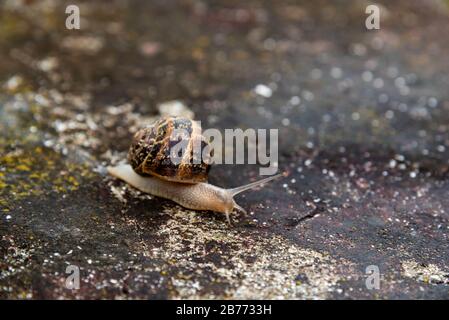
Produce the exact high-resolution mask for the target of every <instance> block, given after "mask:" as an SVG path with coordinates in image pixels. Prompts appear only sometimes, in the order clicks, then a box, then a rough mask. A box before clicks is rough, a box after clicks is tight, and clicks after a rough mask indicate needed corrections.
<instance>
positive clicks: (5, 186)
mask: <svg viewBox="0 0 449 320" xmlns="http://www.w3.org/2000/svg"><path fill="white" fill-rule="evenodd" d="M0 167H1V170H2V171H1V172H0V204H1V205H2V207H8V205H9V204H10V203H11V201H14V200H18V199H22V198H26V197H29V196H37V195H42V194H45V193H49V192H57V193H67V192H70V191H73V190H77V189H78V188H79V186H80V185H81V183H82V181H83V180H86V178H90V177H92V176H93V175H94V174H93V173H92V172H91V168H90V167H88V166H87V165H80V164H75V163H71V162H63V161H62V159H61V156H60V155H59V154H58V153H56V152H54V151H53V150H50V149H46V148H43V147H34V148H31V149H30V150H24V151H20V152H10V153H7V154H5V155H4V156H2V157H0Z"/></svg>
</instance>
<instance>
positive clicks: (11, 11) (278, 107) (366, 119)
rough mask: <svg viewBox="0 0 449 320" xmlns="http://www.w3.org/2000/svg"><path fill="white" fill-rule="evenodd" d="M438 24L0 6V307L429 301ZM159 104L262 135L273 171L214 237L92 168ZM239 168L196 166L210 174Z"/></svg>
mask: <svg viewBox="0 0 449 320" xmlns="http://www.w3.org/2000/svg"><path fill="white" fill-rule="evenodd" d="M69 4H75V5H77V6H78V7H79V9H80V17H81V19H80V30H68V29H67V28H66V27H65V21H66V18H67V17H68V14H66V13H65V10H66V7H67V5H69ZM370 4H376V5H377V6H378V7H379V8H380V29H379V30H367V28H366V27H365V20H366V19H367V17H368V14H366V13H365V10H366V7H367V6H368V5H370ZM448 15H449V2H448V1H442V0H441V1H437V0H429V1H424V0H422V1H394V2H392V1H377V2H376V3H372V2H370V1H363V0H358V1H325V0H320V1H189V0H181V1H158V0H156V1H51V0H45V1H33V0H24V1H0V130H1V135H0V210H1V219H0V220H1V222H0V236H1V237H2V238H1V241H2V242H1V245H0V248H1V250H2V251H1V253H2V255H3V256H4V259H3V260H2V261H0V270H1V272H2V273H1V276H0V297H2V298H5V297H6V298H60V297H63V298H73V297H77V298H96V297H102V298H103V297H107V298H117V297H120V298H196V297H200V298H214V297H221V298H223V297H227V298H348V297H349V298H379V297H380V298H448V291H447V285H448V277H449V273H448V272H449V266H448V262H449V261H448V259H449V250H448V241H447V240H448V234H449V232H448V220H449V211H448V209H447V208H448V207H449V200H448V197H447V194H448V191H449V184H448V182H447V174H448V170H449V162H448V154H449V91H448V87H449V76H448V75H449V58H448V57H449V42H448V41H447V35H446V34H445V31H446V30H448V25H449V16H448ZM173 101H175V102H173ZM174 109H175V110H176V112H181V113H183V114H185V113H187V114H189V115H191V114H194V117H195V119H197V120H201V121H202V125H203V127H204V128H218V129H220V130H224V129H225V128H242V129H247V128H255V129H257V128H265V129H269V128H277V129H279V137H280V138H279V168H280V169H282V170H285V171H287V172H289V174H290V175H289V177H288V178H286V179H285V180H283V181H279V182H277V183H276V184H273V185H271V186H267V187H266V188H264V189H262V190H260V191H257V192H251V193H248V194H247V195H244V196H243V197H242V198H241V199H240V200H239V201H240V203H241V205H242V206H243V207H245V208H247V209H248V211H250V212H252V216H251V217H250V218H249V219H246V220H245V219H242V218H239V220H236V226H235V227H234V228H233V229H232V231H229V229H228V226H226V225H225V223H224V219H223V217H220V216H219V215H214V214H211V213H195V212H186V211H185V210H183V209H181V208H180V207H177V206H175V205H173V204H172V203H171V202H169V201H165V200H161V199H157V198H154V197H150V196H146V195H143V194H140V193H138V192H137V191H135V190H132V189H131V188H127V187H126V186H125V185H124V184H123V183H120V182H118V181H115V180H113V179H110V178H108V177H106V176H105V174H104V166H106V165H108V164H110V163H111V162H112V163H115V162H117V161H119V160H120V159H124V157H125V156H126V151H127V149H128V147H129V143H130V137H131V136H132V134H133V133H134V132H135V131H136V130H137V129H139V128H140V127H142V126H144V125H146V124H148V123H150V122H151V121H153V120H154V119H155V118H156V117H157V116H159V115H160V114H164V112H167V110H168V112H170V110H171V111H173V110H174ZM257 176H258V170H257V166H247V165H238V166H215V167H214V168H213V169H212V171H211V175H210V182H211V183H214V184H218V185H221V186H235V185H238V184H242V183H246V182H248V181H250V180H253V179H255V178H256V177H257ZM200 231H201V232H200ZM261 237H262V239H263V240H262V239H261ZM78 247H79V248H81V249H78ZM248 248H250V249H251V251H248ZM159 250H162V251H163V252H161V251H159ZM245 250H246V251H245ZM69 252H70V253H69ZM254 252H256V253H257V254H254ZM292 252H293V253H292ZM273 261H277V264H276V263H274V262H273ZM73 263H75V264H76V265H79V266H80V267H81V270H82V274H84V278H83V279H84V280H83V284H82V288H81V290H78V291H70V290H67V289H65V288H64V287H63V283H64V280H63V278H62V276H63V275H64V268H65V266H66V265H68V264H73ZM368 265H378V266H379V268H380V270H381V271H382V272H383V274H384V275H385V282H383V286H382V287H381V289H379V290H377V291H376V290H374V291H372V290H371V291H370V290H367V289H366V288H365V284H364V280H363V276H364V270H365V268H366V266H368ZM112 280H113V281H112ZM256 288H259V289H257V290H256ZM100 289H101V290H100Z"/></svg>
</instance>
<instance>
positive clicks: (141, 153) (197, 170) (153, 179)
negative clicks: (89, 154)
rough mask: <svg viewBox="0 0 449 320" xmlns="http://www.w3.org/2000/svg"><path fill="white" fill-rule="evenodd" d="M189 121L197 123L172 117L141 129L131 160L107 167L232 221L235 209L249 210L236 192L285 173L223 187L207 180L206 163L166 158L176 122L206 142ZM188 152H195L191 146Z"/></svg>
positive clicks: (138, 184)
mask: <svg viewBox="0 0 449 320" xmlns="http://www.w3.org/2000/svg"><path fill="white" fill-rule="evenodd" d="M189 121H190V122H191V123H194V122H193V121H191V120H189V119H184V118H173V117H170V118H166V119H162V120H160V121H158V122H156V123H155V124H154V125H153V126H150V127H147V128H144V129H141V130H139V131H138V132H137V133H136V134H135V135H134V140H133V143H132V144H131V147H130V150H129V153H128V161H129V163H130V164H121V165H117V166H114V167H108V168H107V169H108V172H109V174H111V175H112V176H114V177H116V178H119V179H121V180H123V181H125V182H127V183H128V184H129V185H131V186H133V187H134V188H136V189H139V190H140V191H142V192H145V193H148V194H151V195H154V196H157V197H161V198H165V199H169V200H172V201H174V202H176V203H178V204H179V205H181V206H183V207H185V208H188V209H192V210H208V211H215V212H220V213H224V214H225V215H226V218H227V220H228V222H229V223H230V218H229V214H230V213H232V211H233V210H234V209H237V210H240V211H242V212H244V213H246V211H245V210H244V209H243V208H242V207H240V206H239V205H238V204H237V203H236V202H235V200H234V196H235V195H237V194H239V193H241V192H243V191H246V190H248V189H252V188H254V187H257V186H260V185H262V184H264V183H266V182H268V181H270V180H273V179H276V178H278V177H280V176H282V174H278V175H274V176H270V177H267V178H265V179H262V180H259V181H256V182H253V183H250V184H247V185H244V186H241V187H237V188H232V189H224V188H220V187H217V186H214V185H212V184H209V183H207V182H205V181H207V174H208V171H209V169H210V167H209V165H208V164H207V163H204V162H202V163H200V164H191V163H189V161H187V159H184V157H183V161H181V163H180V164H178V165H174V164H173V163H171V162H170V159H169V158H167V157H168V156H167V154H169V152H170V151H169V144H170V140H169V139H170V136H169V135H168V134H169V133H171V132H172V130H173V129H174V128H176V126H180V125H181V126H183V127H187V128H191V129H192V130H191V131H190V132H191V133H192V137H190V138H189V139H199V140H198V141H201V142H204V140H203V137H202V136H201V137H198V136H195V135H196V134H198V133H197V132H196V128H195V127H194V125H192V124H189V123H188V122H189ZM167 135H168V138H167ZM206 143H207V142H206ZM186 154H187V155H192V153H191V152H190V151H189V149H187V152H186ZM169 162H170V163H169Z"/></svg>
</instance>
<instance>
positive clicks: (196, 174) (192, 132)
mask: <svg viewBox="0 0 449 320" xmlns="http://www.w3.org/2000/svg"><path fill="white" fill-rule="evenodd" d="M175 129H183V130H185V131H184V132H185V133H188V134H183V135H181V136H178V137H177V140H174V141H173V140H171V139H173V137H172V133H173V131H174V130H175ZM182 139H185V140H186V141H185V143H186V149H185V152H184V154H183V155H182V159H181V161H180V162H179V163H174V162H173V161H172V159H171V157H170V150H171V148H172V147H173V146H175V145H176V144H177V143H179V142H180V141H181V140H182ZM194 143H199V144H198V145H201V152H194V147H193V146H194ZM207 144H208V142H207V141H206V140H205V138H204V137H203V136H202V135H201V128H200V126H199V125H198V123H197V122H195V121H193V120H191V119H187V118H181V117H166V118H162V119H160V120H158V121H156V122H155V123H154V124H153V125H150V126H148V127H146V128H143V129H140V130H139V131H137V132H136V134H135V135H134V138H133V141H132V144H131V147H130V149H129V152H128V161H129V163H130V164H131V167H132V168H133V169H134V171H135V172H136V173H137V174H139V175H141V176H149V175H151V176H156V177H158V178H160V179H163V180H167V181H174V182H180V183H199V182H206V181H207V178H208V173H209V170H210V164H209V160H210V158H206V159H203V157H202V153H203V152H202V151H203V149H204V147H205V146H206V145H207Z"/></svg>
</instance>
